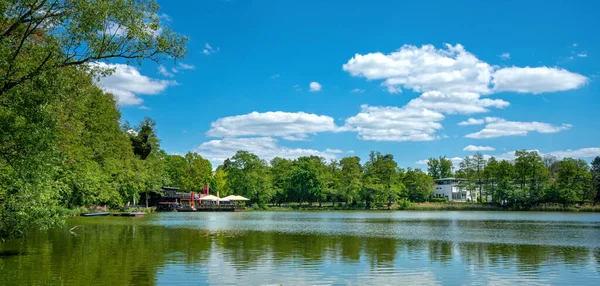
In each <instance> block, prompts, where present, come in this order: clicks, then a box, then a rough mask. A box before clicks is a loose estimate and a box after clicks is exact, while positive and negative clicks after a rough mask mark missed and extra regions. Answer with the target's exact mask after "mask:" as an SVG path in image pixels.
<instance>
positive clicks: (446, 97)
mask: <svg viewBox="0 0 600 286" xmlns="http://www.w3.org/2000/svg"><path fill="white" fill-rule="evenodd" d="M508 105H510V104H509V103H508V102H506V101H504V100H501V99H489V98H483V99H482V98H480V95H479V94H477V93H467V92H462V93H460V92H454V93H441V92H439V91H428V92H425V93H423V94H422V95H421V96H420V97H418V98H415V99H413V100H411V101H410V102H409V103H408V105H407V106H408V107H415V108H427V109H429V110H433V111H437V112H442V113H446V114H456V113H459V114H472V113H482V112H488V111H489V109H487V108H488V107H495V108H504V107H507V106H508Z"/></svg>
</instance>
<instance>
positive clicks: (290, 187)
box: [164, 151, 600, 209]
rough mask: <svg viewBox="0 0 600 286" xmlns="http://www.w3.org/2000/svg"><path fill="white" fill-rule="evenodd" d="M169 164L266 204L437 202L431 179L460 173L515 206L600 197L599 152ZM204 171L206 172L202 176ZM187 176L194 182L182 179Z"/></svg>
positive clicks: (481, 193)
mask: <svg viewBox="0 0 600 286" xmlns="http://www.w3.org/2000/svg"><path fill="white" fill-rule="evenodd" d="M191 158H197V160H200V161H198V163H197V164H198V165H197V167H190V165H187V166H188V168H198V172H193V171H191V170H190V169H186V168H185V166H186V165H185V164H184V162H186V161H187V162H190V161H189V159H191ZM202 160H203V161H202ZM166 162H167V166H166V169H165V170H166V174H167V175H166V176H165V180H164V182H165V183H167V184H170V185H172V186H178V187H181V188H182V189H183V190H189V191H199V190H201V188H202V185H203V184H204V183H208V184H210V185H211V190H212V193H215V194H216V193H219V195H221V196H225V195H229V194H239V195H243V196H246V197H248V198H249V199H250V200H251V203H256V204H258V205H262V206H264V205H269V204H270V205H282V204H290V203H293V204H297V205H302V204H305V205H313V204H318V205H322V204H323V203H325V202H326V203H330V204H331V203H333V204H334V205H335V204H337V205H340V206H360V207H365V208H381V207H384V208H386V207H388V208H389V207H390V206H392V205H393V204H397V203H401V202H402V201H410V202H425V201H430V200H432V194H433V191H434V180H435V179H440V178H448V177H456V178H462V179H463V180H462V181H461V182H460V183H459V186H460V187H461V188H463V189H465V190H468V191H470V193H471V194H472V197H473V202H481V203H489V204H494V205H500V206H505V207H510V208H514V209H528V208H531V207H534V206H536V205H539V204H542V203H558V204H562V205H564V206H568V205H572V204H576V203H586V202H588V203H592V202H594V201H598V200H599V199H600V197H599V196H598V190H599V188H600V157H596V158H595V159H594V160H593V161H592V162H591V167H590V165H589V164H588V163H587V162H585V161H583V160H580V159H573V158H564V159H562V160H558V159H557V158H556V157H553V156H550V155H545V156H543V157H542V156H541V155H540V154H539V153H538V152H536V151H516V152H515V159H514V160H510V161H509V160H497V159H496V158H494V157H489V158H485V157H484V155H482V154H481V153H476V154H475V155H473V156H467V157H465V158H464V159H463V160H462V161H461V162H460V164H459V167H458V168H457V169H456V170H454V167H453V164H452V162H451V160H449V159H447V158H446V157H439V158H430V159H429V160H428V163H427V165H428V166H427V172H425V171H422V170H421V169H418V168H416V169H413V168H406V169H404V168H400V167H399V166H398V164H397V163H396V161H395V160H394V157H393V155H391V154H385V155H384V154H381V153H379V152H375V151H371V153H370V154H369V158H368V160H367V161H366V162H364V163H361V159H360V158H359V157H356V156H353V157H345V158H342V159H340V160H331V161H329V162H327V161H326V160H325V159H324V158H322V157H317V156H306V157H299V158H297V159H285V158H280V157H276V158H273V159H272V160H270V161H269V162H267V161H266V160H262V159H261V158H259V157H258V156H256V155H255V154H252V153H250V152H247V151H238V152H237V153H236V154H235V155H234V156H232V157H231V158H228V159H226V160H225V161H224V162H223V164H222V165H220V166H218V167H217V168H216V172H214V175H211V174H209V172H210V167H209V166H210V162H209V161H208V160H205V159H201V157H200V156H199V155H197V154H195V153H189V154H187V155H186V156H185V157H182V156H179V155H167V160H166ZM174 162H180V163H177V164H173V163H174ZM200 162H202V163H200ZM188 164H189V163H188ZM200 169H201V170H204V171H200ZM178 170H179V171H178ZM202 172H204V174H205V175H204V176H201V175H198V174H199V173H202ZM188 176H192V177H193V178H194V179H190V178H188ZM184 181H194V182H197V183H195V184H191V185H189V184H188V185H185V184H184V183H183V182H184ZM194 188H195V189H194Z"/></svg>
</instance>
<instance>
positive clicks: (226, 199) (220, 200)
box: [219, 197, 231, 202]
mask: <svg viewBox="0 0 600 286" xmlns="http://www.w3.org/2000/svg"><path fill="white" fill-rule="evenodd" d="M229 201H231V200H230V199H228V198H226V197H225V198H220V199H219V202H229Z"/></svg>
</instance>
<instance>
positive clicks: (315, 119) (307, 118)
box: [207, 111, 339, 140]
mask: <svg viewBox="0 0 600 286" xmlns="http://www.w3.org/2000/svg"><path fill="white" fill-rule="evenodd" d="M338 130H339V128H338V127H337V126H336V125H335V123H334V121H333V118H331V117H329V116H325V115H316V114H310V113H304V112H283V111H275V112H272V111H270V112H264V113H259V112H252V113H248V114H244V115H237V116H230V117H224V118H219V119H218V120H216V121H214V122H212V123H211V129H210V130H209V131H208V132H207V135H208V136H211V137H242V136H279V137H284V138H285V139H288V140H306V139H307V138H308V135H309V134H315V133H317V132H326V131H338Z"/></svg>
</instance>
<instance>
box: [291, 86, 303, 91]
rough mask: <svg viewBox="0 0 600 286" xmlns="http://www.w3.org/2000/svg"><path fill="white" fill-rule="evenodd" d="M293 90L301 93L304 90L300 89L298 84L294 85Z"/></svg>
mask: <svg viewBox="0 0 600 286" xmlns="http://www.w3.org/2000/svg"><path fill="white" fill-rule="evenodd" d="M292 88H293V89H295V90H296V91H301V90H302V88H301V87H300V85H297V84H294V85H293V86H292Z"/></svg>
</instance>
